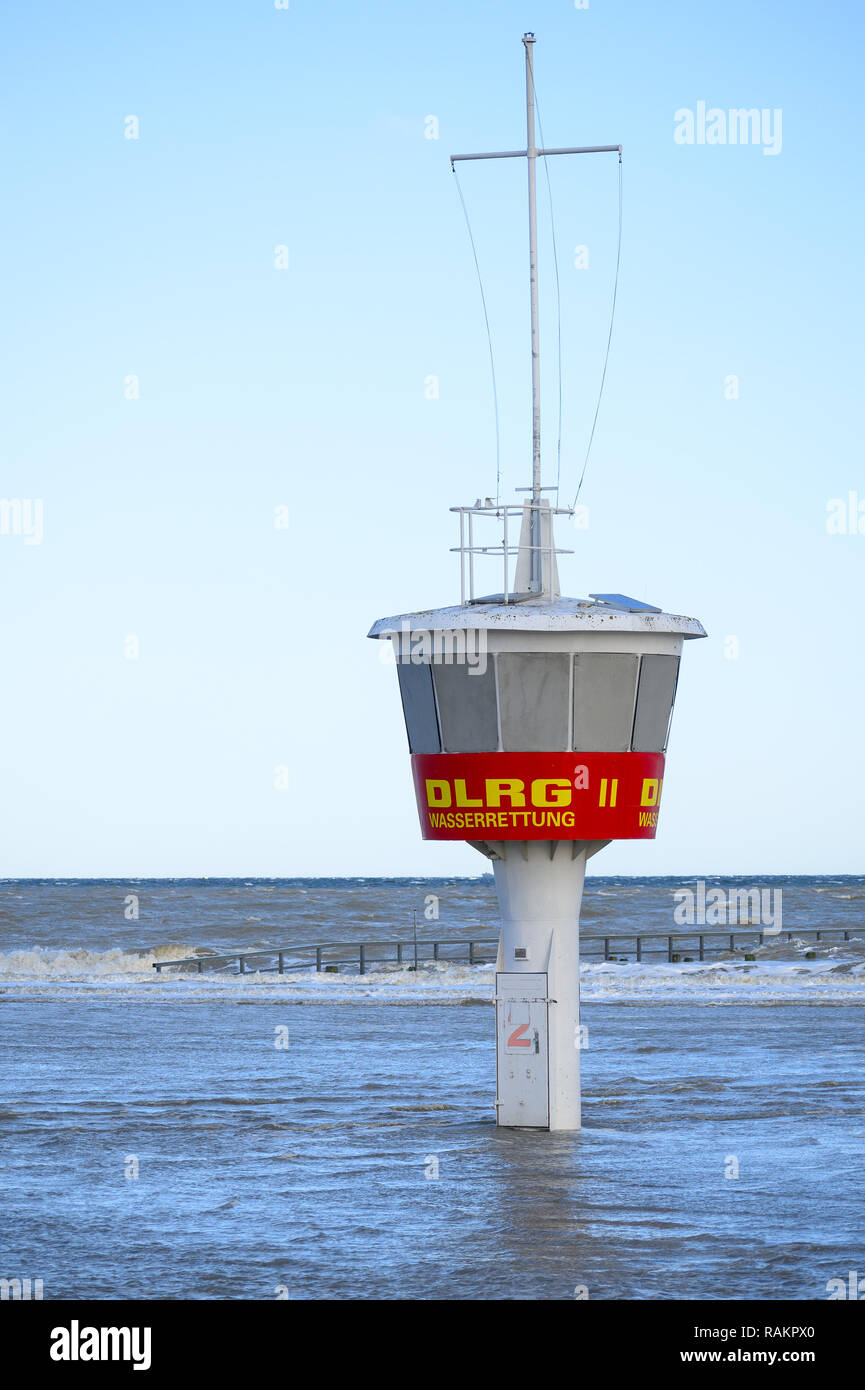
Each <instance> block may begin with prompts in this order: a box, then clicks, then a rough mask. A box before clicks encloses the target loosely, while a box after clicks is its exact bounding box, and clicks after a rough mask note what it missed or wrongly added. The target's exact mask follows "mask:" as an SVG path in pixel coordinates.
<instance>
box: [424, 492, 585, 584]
mask: <svg viewBox="0 0 865 1390" xmlns="http://www.w3.org/2000/svg"><path fill="white" fill-rule="evenodd" d="M526 510H528V511H529V512H538V513H539V514H540V517H541V522H542V523H543V520H544V519H545V518H549V541H548V543H547V544H546V545H526V546H525V547H524V549H525V550H526V551H529V552H531V551H539V552H540V553H541V555H542V556H544V555H545V556H546V557H547V560H548V566H549V568H548V573H550V574H551V573H552V569H553V561H554V559H555V557H556V555H572V554H573V551H572V550H560V549H559V547H558V546H557V545H556V542H555V537H554V535H553V517H555V516H573V511H572V509H571V508H570V507H550V506H548V505H547V503H546V502H545V503H544V504H543V505H542V506H539V505H536V504H535V503H533V502H525V503H524V502H517V503H506V502H500V503H496V502H493V500H492V499H491V498H489V497H487V498H485V499H484V501H483V502H482V503H481V502H478V503H476V504H475V506H474V507H451V511H452V512H457V513H458V514H459V519H460V543H459V545H458V546H452V547H451V552H452V553H453V554H457V553H458V554H459V557H460V604H461V606H462V607H463V608H465V607H466V605H467V604H470V603H475V602H477V601H478V600H477V596H476V594H475V556H476V555H487V556H489V555H495V556H498V557H500V562H501V565H502V592H501V594H492V595H489V597H490V598H494V599H498V600H500V602H502V603H518V602H520V600H521V599H526V598H537V597H538V595H537V594H534V593H517V592H516V591H515V590H514V589H512V588H511V586H510V578H509V568H510V567H509V563H508V562H509V560H510V557H511V556H512V555H519V552H520V546H519V545H512V544H510V543H509V541H508V517H509V516H513V517H518V518H519V520H520V524H522V518H523V516H524V515H525V512H526ZM476 516H477V517H483V518H485V519H486V520H489V519H490V518H493V517H494V518H495V519H496V520H497V521H500V522H501V523H502V539H501V540H500V541H499V542H498V543H497V544H496V545H476V544H475V537H474V518H475V517H476Z"/></svg>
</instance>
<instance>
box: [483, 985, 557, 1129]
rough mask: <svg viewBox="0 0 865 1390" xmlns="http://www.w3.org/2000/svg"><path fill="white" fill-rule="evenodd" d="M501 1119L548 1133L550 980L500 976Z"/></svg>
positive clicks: (498, 1053)
mask: <svg viewBox="0 0 865 1390" xmlns="http://www.w3.org/2000/svg"><path fill="white" fill-rule="evenodd" d="M496 1115H497V1122H498V1124H500V1125H522V1126H525V1127H526V1128H528V1129H549V1127H550V1098H549V1064H548V1057H547V977H546V974H528V973H526V974H523V973H517V972H508V973H507V974H498V975H496Z"/></svg>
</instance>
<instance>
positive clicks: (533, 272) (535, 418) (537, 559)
mask: <svg viewBox="0 0 865 1390" xmlns="http://www.w3.org/2000/svg"><path fill="white" fill-rule="evenodd" d="M522 41H523V46H524V47H525V50H526V148H525V149H524V150H499V151H496V152H494V153H492V154H452V155H451V157H450V158H451V168H453V166H454V164H455V163H457V161H458V160H463V159H525V160H526V162H527V165H528V175H529V178H528V185H529V290H530V297H531V315H532V485H531V487H530V488H517V491H518V492H530V493H531V495H532V500H531V502H530V504H529V512H530V526H529V550H528V553H529V557H530V559H529V569H530V574H529V581H528V590H529V592H530V593H532V594H542V593H544V592H545V590H547V589H551V587H552V585H551V579H552V576H551V575H548V576H547V577H546V580H545V577H544V550H545V549H546V551H547V557H548V564H549V566H550V569H551V570H552V568H553V566H554V565H555V552H554V549H553V548H552V545H551V541H550V539H549V538H548V539H547V540H546V541H545V540H544V538H543V529H545V528H544V525H543V517H542V503H541V493H542V492H547V491H554V490H555V489H552V488H544V487H542V486H541V353H540V338H539V329H538V214H537V200H536V192H535V163H536V160H537V158H538V156H539V155H540V156H542V157H543V158H546V156H547V155H551V154H618V156H619V159H620V160H621V157H622V147H621V145H577V146H574V147H572V148H569V149H560V150H539V149H538V148H537V146H536V145H535V78H534V68H533V65H532V48H533V46H534V42H535V36H534V34H533V33H526V34H523V40H522ZM549 526H550V536H551V535H552V529H551V528H552V518H550V520H549ZM505 588H507V585H505Z"/></svg>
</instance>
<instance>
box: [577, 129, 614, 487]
mask: <svg viewBox="0 0 865 1390" xmlns="http://www.w3.org/2000/svg"><path fill="white" fill-rule="evenodd" d="M621 260H622V152H621V150H620V151H619V243H618V246H617V248H616V278H615V280H614V282H613V304H612V308H611V310H610V331H609V333H608V334H607V350H606V352H605V353H604V370H603V371H602V372H601V386H600V390H599V391H598V401H597V404H596V406H595V417H594V419H593V420H592V430H591V433H590V435H589V443H588V447H587V449H586V457H585V459H584V460H583V471H582V473H581V474H580V481H579V483H578V484H577V495H576V497H575V498H574V501H573V507H576V505H577V502H578V501H579V497H580V488H581V487H582V486H583V479H584V478H585V476H586V468H587V466H588V462H589V454H590V453H591V452H592V440H593V439H594V437H595V426H596V424H597V423H598V412H599V411H600V409H601V398H602V397H603V394H604V382H605V381H606V379H607V363H608V362H609V360H610V343H611V342H612V340H613V321H614V319H615V317H616V295H617V294H618V292H619V266H620V264H621ZM573 507H572V508H571V510H573Z"/></svg>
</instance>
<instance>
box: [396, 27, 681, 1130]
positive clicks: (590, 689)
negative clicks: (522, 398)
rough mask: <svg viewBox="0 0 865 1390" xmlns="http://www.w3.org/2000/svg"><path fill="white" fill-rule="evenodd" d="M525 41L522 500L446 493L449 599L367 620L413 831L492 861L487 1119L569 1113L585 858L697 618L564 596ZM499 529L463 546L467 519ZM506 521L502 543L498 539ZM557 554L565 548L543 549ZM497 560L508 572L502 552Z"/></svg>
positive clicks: (632, 816) (616, 803) (661, 744)
mask: <svg viewBox="0 0 865 1390" xmlns="http://www.w3.org/2000/svg"><path fill="white" fill-rule="evenodd" d="M523 43H524V44H525V51H526V112H527V142H526V149H525V150H513V151H503V152H501V153H497V154H489V155H454V156H452V159H453V160H454V161H455V160H458V159H503V158H525V159H526V161H527V164H528V171H529V180H528V183H529V257H530V286H531V337H532V405H533V430H532V434H533V451H532V486H531V489H526V491H527V492H529V491H530V493H531V497H530V499H529V500H526V501H525V502H522V503H519V504H516V505H505V504H499V503H498V502H493V501H492V500H491V499H489V498H487V499H482V500H480V501H478V502H477V503H476V504H475V506H473V507H455V508H453V509H452V510H454V511H456V512H457V513H458V514H459V519H460V545H459V554H460V577H461V593H460V603H459V605H457V606H454V607H449V608H434V609H429V610H426V611H424V612H421V613H406V614H401V615H398V616H395V617H391V618H382V619H380V621H379V622H377V623H375V624H374V625H373V627H372V628H371V630H370V633H369V636H370V637H374V638H387V639H390V640H391V641H392V642H393V644H394V650H395V656H396V664H397V671H398V675H399V684H400V694H401V696H402V705H403V712H404V715H405V725H406V732H407V734H408V742H409V749H410V752H411V759H412V771H413V776H414V784H415V793H416V798H417V806H418V813H419V817H420V823H421V832H422V834H423V837H424V839H430V840H465V841H467V842H468V843H469V844H471V845H472V846H474V848H475V849H478V850H479V851H480V852H481V853H482V854H484V855H486V856H487V857H488V858H489V859H490V860H491V862H492V866H493V872H494V875H495V883H496V892H497V896H498V901H499V907H500V911H501V919H502V926H501V936H500V940H499V950H498V959H497V962H496V1062H497V1066H496V1116H497V1122H498V1124H500V1125H504V1126H513V1127H521V1128H522V1127H526V1128H536V1129H550V1130H577V1129H579V1128H580V1047H579V1043H580V1028H579V1021H580V1016H579V1010H580V993H579V924H580V905H581V901H582V894H583V881H584V877H585V871H586V861H587V860H588V859H589V858H591V856H592V855H593V854H596V853H597V851H598V850H600V849H603V848H604V846H605V845H608V844H609V843H610V841H611V840H614V839H653V838H654V836H655V830H656V826H657V819H658V808H659V806H660V801H661V791H662V787H663V780H664V755H665V751H666V746H667V736H668V732H669V726H670V717H671V713H672V708H673V700H674V697H675V693H676V684H677V680H678V674H679V659H680V656H681V652H682V645H683V642H684V641H685V640H686V639H688V638H692V637H705V635H706V634H705V632H704V630H703V627H702V626H701V624H700V623H699V622H697V620H696V619H695V618H686V617H680V616H678V615H676V614H673V613H664V612H662V611H661V610H660V609H659V608H656V607H653V606H652V605H651V604H648V603H643V602H640V601H638V600H636V599H631V598H628V597H627V596H625V595H622V594H591V595H590V596H589V597H588V598H586V599H576V598H562V597H561V596H560V592H559V579H558V567H557V563H556V547H555V540H554V535H553V525H554V518H555V516H556V515H560V514H566V515H571V512H570V510H569V509H565V508H559V507H551V506H550V504H549V502H548V501H547V500H546V499H544V498H543V496H542V493H543V492H545V491H548V490H549V489H546V488H543V487H542V486H541V454H540V376H539V356H538V295H537V235H536V210H535V162H536V159H537V157H538V155H550V154H582V153H604V152H615V153H618V154H619V155H621V146H619V145H604V146H589V147H582V148H576V149H556V150H539V149H537V148H536V147H535V143H534V86H533V77H532V45H533V43H534V36H533V35H532V34H526V35H525V36H524V38H523ZM489 522H496V523H498V526H499V528H500V532H501V539H500V541H498V542H496V543H494V544H489V543H488V541H489V540H490V539H491V538H490V537H489V536H484V537H483V543H476V537H475V533H476V529H477V528H479V527H480V526H481V523H489ZM517 522H519V524H520V534H519V541H518V543H517V544H516V545H515V544H513V543H512V541H511V539H510V538H511V537H512V536H513V534H514V532H515V530H516V524H517ZM559 553H564V552H559ZM490 555H497V556H498V557H499V558H500V564H501V571H500V572H501V576H502V590H501V592H500V593H495V594H489V595H485V596H480V597H479V596H477V595H476V594H475V573H474V572H475V562H476V559H480V557H489V556H490ZM513 557H515V560H516V563H515V565H514V576H513V583H512V584H511V582H510V574H511V566H512V562H513Z"/></svg>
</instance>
